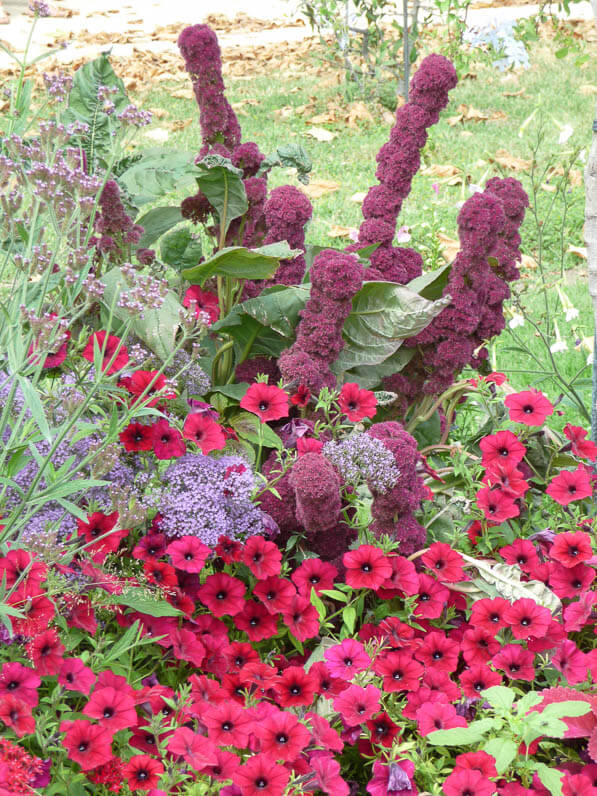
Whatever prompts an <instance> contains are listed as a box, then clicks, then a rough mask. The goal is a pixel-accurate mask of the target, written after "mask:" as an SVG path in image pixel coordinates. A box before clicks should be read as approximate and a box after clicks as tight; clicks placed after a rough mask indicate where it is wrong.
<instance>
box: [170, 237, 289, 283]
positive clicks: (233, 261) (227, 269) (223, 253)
mask: <svg viewBox="0 0 597 796" xmlns="http://www.w3.org/2000/svg"><path fill="white" fill-rule="evenodd" d="M299 254H301V251H300V249H291V248H290V246H289V245H288V244H287V243H286V241H285V240H284V241H281V242H280V243H270V244H269V245H268V246H261V247H260V248H258V249H246V248H245V247H244V246H228V247H227V248H225V249H220V251H217V252H216V253H215V254H213V255H212V256H211V257H209V258H208V259H207V260H205V261H204V262H202V263H200V264H199V265H196V266H194V267H193V268H186V269H185V270H184V271H182V275H183V276H184V278H185V279H188V280H189V282H192V283H193V284H195V285H196V284H199V285H203V284H204V282H205V281H206V280H207V279H209V278H210V277H212V276H216V274H219V275H220V276H230V277H233V278H234V279H269V278H270V277H272V276H273V275H274V274H275V273H276V271H277V270H278V266H279V264H280V260H292V259H293V258H294V257H297V256H298V255H299Z"/></svg>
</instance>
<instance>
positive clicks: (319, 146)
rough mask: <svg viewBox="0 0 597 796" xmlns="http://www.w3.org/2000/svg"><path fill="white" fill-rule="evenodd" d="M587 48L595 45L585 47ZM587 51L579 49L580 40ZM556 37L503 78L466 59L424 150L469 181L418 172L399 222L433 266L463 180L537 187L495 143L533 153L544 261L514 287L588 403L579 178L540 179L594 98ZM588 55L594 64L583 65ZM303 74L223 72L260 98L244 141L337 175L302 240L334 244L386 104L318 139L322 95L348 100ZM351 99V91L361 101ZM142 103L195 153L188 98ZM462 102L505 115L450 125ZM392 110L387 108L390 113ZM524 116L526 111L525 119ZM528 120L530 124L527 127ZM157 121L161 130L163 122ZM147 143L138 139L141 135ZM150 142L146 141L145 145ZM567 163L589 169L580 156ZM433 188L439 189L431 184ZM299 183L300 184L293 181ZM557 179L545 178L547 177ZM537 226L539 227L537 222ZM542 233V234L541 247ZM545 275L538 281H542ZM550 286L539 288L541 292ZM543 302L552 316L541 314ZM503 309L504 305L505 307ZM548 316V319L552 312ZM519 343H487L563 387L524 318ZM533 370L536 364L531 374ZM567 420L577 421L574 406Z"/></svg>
mask: <svg viewBox="0 0 597 796" xmlns="http://www.w3.org/2000/svg"><path fill="white" fill-rule="evenodd" d="M591 46H592V45H591ZM583 47H584V45H583ZM432 49H437V42H436V43H435V44H434V43H433V42H430V43H429V44H428V46H427V50H426V51H431V50H432ZM556 49H557V46H556V45H554V43H553V42H551V43H549V42H537V43H535V44H534V45H533V46H532V47H531V63H532V68H531V69H529V70H527V71H522V72H517V73H516V74H506V75H504V74H502V73H500V72H498V71H497V70H495V69H494V68H493V67H491V65H490V61H491V58H490V57H487V56H483V55H481V56H480V58H479V59H478V60H477V61H474V62H471V61H470V60H469V61H468V62H467V63H466V64H463V66H462V69H461V70H460V71H461V72H463V71H465V72H466V71H468V72H474V73H475V74H476V77H475V78H470V77H469V78H466V79H463V80H461V81H460V82H459V84H458V86H457V87H456V88H455V89H454V91H453V92H452V93H451V103H450V106H449V107H448V109H447V110H446V111H444V113H443V114H442V118H441V119H440V122H439V123H438V124H437V125H436V126H435V127H433V128H432V129H431V131H430V136H429V140H428V143H427V146H426V147H425V150H424V152H423V162H424V166H430V165H433V164H442V165H445V164H451V165H453V166H456V167H458V168H459V169H460V170H461V174H462V176H463V178H464V182H463V183H462V184H460V185H448V184H446V183H445V182H443V181H442V180H441V179H438V178H437V177H429V176H423V175H421V174H418V175H417V176H416V178H415V179H414V181H413V187H412V191H411V194H410V196H409V197H408V199H407V201H406V202H405V204H404V207H403V210H402V213H401V216H400V218H399V221H398V224H399V225H405V226H407V227H409V228H410V232H411V235H412V240H411V242H410V244H409V245H411V246H414V247H415V248H418V249H419V250H420V251H421V253H422V254H423V255H424V258H425V261H426V267H428V268H435V267H437V265H438V264H439V263H440V262H441V258H440V255H439V251H438V243H437V241H438V238H437V235H438V233H440V232H441V233H443V234H445V235H447V236H449V237H451V238H455V237H457V235H456V218H457V214H458V205H459V203H461V202H462V201H464V200H465V199H466V198H467V196H469V195H470V189H469V184H472V185H477V184H482V183H483V182H484V181H485V180H487V179H488V178H490V177H491V176H494V175H496V174H501V175H502V176H516V177H518V178H519V179H520V180H521V181H522V183H523V185H524V187H525V189H526V190H527V192H528V193H530V194H533V191H532V182H533V180H532V179H531V175H530V174H529V173H526V172H513V171H504V170H503V169H501V168H500V167H499V166H497V165H496V164H494V163H492V158H493V156H494V155H495V153H496V152H497V151H498V150H500V149H502V150H506V151H507V152H508V153H509V154H511V155H514V156H517V157H519V158H524V159H527V160H531V159H532V158H533V152H535V157H536V164H537V165H536V167H535V182H536V183H537V185H536V188H537V190H536V191H535V192H534V195H532V196H531V201H532V203H533V204H534V206H535V207H534V212H529V213H528V214H527V219H526V220H525V223H524V226H523V229H522V238H523V246H522V249H523V252H524V253H525V254H527V255H529V256H531V257H533V258H534V259H535V260H540V262H541V266H542V267H541V268H536V269H535V270H531V269H523V277H524V278H523V279H522V280H521V282H520V283H518V285H517V287H516V291H517V293H519V294H520V302H521V303H522V305H523V306H524V307H525V311H526V312H527V313H528V315H529V316H530V317H531V318H532V320H534V321H535V323H537V324H538V326H539V329H540V331H541V332H543V333H544V334H545V335H547V336H548V342H549V344H550V345H551V344H553V343H554V342H556V335H555V329H554V325H553V319H555V320H556V321H557V324H558V328H559V332H560V335H561V337H562V339H564V340H566V342H567V344H568V350H567V351H566V352H563V353H556V354H554V356H553V359H554V361H555V363H556V365H557V367H558V368H559V370H560V372H561V374H562V376H563V378H564V379H565V380H569V379H571V378H573V377H574V376H575V375H576V376H577V378H578V379H580V380H581V381H580V382H579V389H580V391H581V392H582V394H583V398H584V400H585V401H587V402H588V397H589V394H590V393H589V392H588V389H587V387H586V385H585V386H582V384H583V383H582V379H583V378H586V377H588V376H590V373H589V370H588V368H586V369H585V371H584V372H583V371H582V368H583V365H584V364H586V361H587V351H586V350H582V351H576V350H575V349H574V341H575V340H577V339H582V338H586V337H590V336H592V326H593V324H592V313H591V306H590V300H589V297H588V295H587V289H586V274H585V269H584V265H585V263H584V261H582V260H580V259H579V258H578V257H577V256H576V255H573V254H567V253H566V251H567V249H568V246H569V245H573V246H583V245H584V244H583V238H582V228H583V223H584V186H583V185H580V186H575V187H569V186H568V187H567V188H566V190H565V191H564V192H562V193H557V194H554V193H553V192H551V191H550V190H548V189H546V188H545V187H541V186H542V185H545V184H546V181H545V180H544V179H541V174H542V172H543V170H544V169H546V168H547V166H548V165H554V166H556V167H558V166H564V165H565V164H566V163H567V162H568V161H569V160H570V158H571V157H572V155H573V153H574V152H578V151H579V150H582V149H585V150H588V148H589V146H590V138H591V122H592V119H593V110H594V98H593V97H591V96H587V94H586V93H582V92H581V90H580V87H581V86H583V85H586V84H588V83H590V82H591V73H590V70H589V69H587V68H585V67H586V65H585V66H583V67H581V68H579V67H578V66H577V65H575V63H574V60H575V57H576V55H578V53H579V52H580V50H579V45H577V50H576V53H572V54H571V55H570V56H569V57H568V58H564V59H561V60H557V59H556V58H555V57H554V55H553V52H554V51H555V50H556ZM589 63H590V62H589ZM305 67H306V68H305V69H304V71H303V72H299V73H298V74H299V77H298V78H292V79H290V78H286V79H282V78H280V77H278V76H277V75H263V74H257V75H255V76H253V77H251V79H228V80H227V85H228V98H229V100H230V101H231V102H232V103H238V102H241V101H243V100H245V101H246V100H255V101H256V102H257V104H244V105H243V106H242V108H241V109H240V112H239V120H240V122H241V125H242V128H243V139H244V140H253V141H256V142H257V144H258V145H259V147H260V149H261V150H262V151H263V152H266V153H268V152H271V151H273V150H274V149H275V148H276V146H278V145H279V144H283V143H286V142H290V141H296V142H300V143H301V144H302V145H303V146H304V147H305V149H306V150H307V151H308V152H309V154H310V156H311V158H312V160H313V171H312V175H311V176H312V179H313V180H319V179H325V180H334V181H336V182H338V183H339V184H340V187H339V189H338V190H336V191H334V192H333V193H329V194H327V195H325V196H324V197H322V198H320V199H316V200H314V201H313V206H314V219H313V221H312V222H311V224H310V226H309V229H308V234H307V239H308V242H309V243H315V244H320V245H321V244H328V245H332V246H340V245H344V241H343V240H338V239H336V240H334V239H333V238H331V237H330V236H329V235H328V232H329V230H330V228H331V227H332V226H333V225H340V226H344V227H358V225H359V223H360V221H361V212H360V205H359V204H358V203H356V202H354V201H351V197H352V196H353V194H355V193H357V192H363V191H366V190H367V189H368V188H369V186H370V185H372V184H374V183H375V176H374V172H375V155H376V153H377V151H378V150H379V148H380V147H381V145H382V144H383V143H384V142H385V141H386V140H387V137H388V131H389V123H388V121H387V120H385V119H384V116H383V113H384V109H383V108H382V107H381V106H380V105H378V104H376V103H374V102H373V103H369V105H368V107H369V109H370V111H371V113H372V114H373V116H374V121H373V122H371V123H366V122H365V123H359V127H358V129H352V128H350V127H349V126H347V125H346V123H345V122H344V121H342V120H340V121H338V122H337V123H334V124H318V125H317V126H319V127H326V128H327V129H329V130H331V131H332V132H335V133H337V137H336V138H335V139H334V140H333V141H331V142H318V141H316V140H314V139H313V138H312V137H310V136H309V135H308V131H309V125H308V124H307V121H308V119H309V118H310V117H312V116H314V115H316V114H318V113H321V112H323V111H325V110H326V109H327V107H328V103H333V104H335V105H336V106H340V107H346V105H347V103H348V100H347V99H346V97H345V96H344V94H343V88H342V86H338V85H335V86H334V85H330V83H331V82H332V81H330V80H329V77H330V76H332V75H333V74H334V73H333V71H331V70H330V71H329V73H328V74H326V73H323V74H322V73H321V72H322V70H319V72H320V73H319V74H316V73H315V70H314V68H313V64H312V63H311V64H309V63H306V64H305ZM521 90H523V93H522V94H521V95H520V96H510V97H506V96H504V94H505V93H506V92H510V93H513V92H517V91H521ZM356 99H358V97H356ZM308 103H311V104H312V110H310V112H309V113H307V114H304V115H301V114H300V113H298V112H294V111H293V112H290V113H289V114H287V115H282V114H280V113H276V111H279V110H280V109H282V108H288V107H291V108H292V109H295V108H300V107H301V106H304V105H306V104H308ZM144 104H145V107H154V108H155V107H161V108H163V109H164V110H165V111H166V112H167V114H168V115H167V117H166V121H172V120H176V119H183V120H184V119H190V118H192V119H193V122H192V123H191V124H190V125H189V126H187V127H186V128H185V129H183V130H182V131H179V132H174V133H171V135H170V138H169V141H168V145H169V146H175V147H179V148H182V149H187V150H190V151H197V150H198V149H199V146H200V142H199V129H198V124H197V122H196V117H197V111H196V107H195V105H194V103H193V102H191V101H189V100H181V99H176V98H172V97H171V96H170V94H169V93H168V90H167V89H164V88H163V87H160V89H159V91H158V90H156V91H153V92H151V93H150V94H149V95H148V96H146V97H145V102H144ZM461 104H466V105H468V106H472V107H473V108H475V109H477V110H479V111H482V112H486V113H490V114H491V113H492V112H495V111H500V110H501V111H504V112H505V113H506V114H507V118H505V119H503V120H499V121H491V122H479V123H474V122H467V123H465V124H462V123H459V124H457V125H455V126H450V125H449V124H448V119H449V117H451V116H454V115H457V114H458V106H459V105H461ZM386 115H387V114H386ZM529 117H531V118H529ZM525 122H526V124H525ZM163 123H164V120H162V121H158V122H157V123H156V126H163ZM565 124H569V125H571V126H572V128H573V129H574V133H573V135H572V137H571V138H570V139H569V140H568V141H567V142H566V143H564V144H559V143H558V137H559V135H560V131H561V127H563V126H564V125H565ZM140 143H141V144H143V145H145V142H143V141H141V142H140ZM147 144H149V141H147ZM573 168H574V169H576V170H579V171H583V170H584V164H583V162H581V160H578V159H577V161H576V162H575V163H574V164H573ZM286 182H295V179H294V177H293V176H292V175H291V174H287V173H285V172H284V170H276V171H274V172H273V173H272V175H271V177H270V186H271V187H273V186H275V185H279V184H283V183H286ZM434 183H438V184H439V194H438V195H436V191H435V190H434V189H433V187H432V186H433V184H434ZM295 184H296V183H295ZM553 184H554V181H553V180H552V181H551V182H550V183H548V184H547V185H548V186H549V185H553ZM538 222H540V225H539V224H538ZM539 232H541V236H542V241H541V247H539ZM541 273H543V275H544V276H543V280H542V279H541ZM557 282H559V283H561V284H562V285H564V291H565V293H566V294H567V296H568V297H569V298H570V300H571V302H572V304H573V305H574V306H575V307H576V308H577V309H578V310H579V317H578V318H576V319H575V320H574V321H572V322H570V323H569V322H566V321H565V317H564V311H563V308H562V306H561V302H560V298H559V296H558V293H557V291H556V289H555V284H556V283H557ZM542 284H546V285H547V288H546V290H545V295H544V293H543V292H542V290H541V286H542ZM546 301H547V308H548V313H546ZM508 311H509V310H508ZM548 315H549V316H551V320H549V319H548ZM514 331H515V332H516V335H517V338H518V340H519V341H522V343H523V346H524V347H527V348H528V349H529V350H530V351H531V353H532V355H534V356H535V357H537V358H538V359H539V364H538V363H537V362H536V361H535V360H534V359H533V356H529V355H528V354H525V353H522V352H521V351H518V350H512V347H513V346H518V342H516V341H514V340H513V339H512V337H511V335H510V334H509V333H508V332H504V334H502V335H501V336H500V337H499V338H498V339H497V340H496V341H494V342H493V343H492V345H491V346H490V352H491V360H492V363H493V364H494V366H495V367H496V368H497V369H499V370H504V371H506V372H507V373H509V374H510V375H511V381H512V383H513V384H514V386H515V387H517V388H523V387H527V386H528V385H530V384H533V385H535V386H538V387H541V388H543V389H545V390H546V391H547V392H548V394H549V395H550V397H551V398H556V397H557V396H558V394H559V393H560V392H561V389H560V386H559V385H558V384H557V383H556V382H554V381H553V379H552V378H551V375H550V372H551V364H550V355H549V351H548V349H547V348H546V347H545V345H544V344H543V343H542V341H541V337H540V334H539V332H537V331H536V330H535V329H534V328H533V327H532V325H531V324H530V323H528V322H527V323H525V325H524V326H523V327H521V328H518V329H516V330H514ZM530 371H533V372H532V373H531V372H530ZM570 419H573V420H576V421H579V420H581V418H580V417H579V416H578V413H576V412H574V413H573V415H571V416H570Z"/></svg>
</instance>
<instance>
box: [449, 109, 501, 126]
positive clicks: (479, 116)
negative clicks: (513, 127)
mask: <svg viewBox="0 0 597 796" xmlns="http://www.w3.org/2000/svg"><path fill="white" fill-rule="evenodd" d="M458 110H459V111H460V112H459V114H458V116H450V117H449V118H448V124H449V125H450V127H454V126H455V125H457V124H459V123H460V122H463V123H464V122H498V121H501V120H502V119H507V118H508V114H507V113H504V111H490V112H486V111H480V110H477V108H473V107H472V106H470V105H464V104H463V105H459V106H458Z"/></svg>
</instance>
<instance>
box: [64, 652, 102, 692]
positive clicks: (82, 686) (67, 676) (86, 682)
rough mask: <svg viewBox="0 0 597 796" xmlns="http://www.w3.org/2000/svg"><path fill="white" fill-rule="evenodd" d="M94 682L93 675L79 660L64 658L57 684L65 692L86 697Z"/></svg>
mask: <svg viewBox="0 0 597 796" xmlns="http://www.w3.org/2000/svg"><path fill="white" fill-rule="evenodd" d="M95 681H96V676H95V674H94V673H93V671H92V670H91V669H90V668H89V666H85V664H84V663H83V661H82V660H81V658H65V659H64V661H63V663H62V666H61V667H60V671H59V672H58V682H59V684H60V685H61V686H63V687H64V688H66V689H67V691H78V692H79V693H81V694H86V695H87V696H88V695H89V692H90V691H91V686H92V685H93V684H94V683H95Z"/></svg>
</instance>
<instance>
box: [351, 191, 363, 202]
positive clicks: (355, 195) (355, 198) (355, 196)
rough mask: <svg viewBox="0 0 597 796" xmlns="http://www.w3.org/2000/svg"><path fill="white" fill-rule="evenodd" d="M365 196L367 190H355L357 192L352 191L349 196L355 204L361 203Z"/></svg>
mask: <svg viewBox="0 0 597 796" xmlns="http://www.w3.org/2000/svg"><path fill="white" fill-rule="evenodd" d="M366 196H367V191H357V193H353V195H352V196H351V197H350V201H351V202H356V203H357V204H361V203H362V202H364V201H365V197H366Z"/></svg>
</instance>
